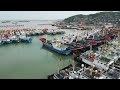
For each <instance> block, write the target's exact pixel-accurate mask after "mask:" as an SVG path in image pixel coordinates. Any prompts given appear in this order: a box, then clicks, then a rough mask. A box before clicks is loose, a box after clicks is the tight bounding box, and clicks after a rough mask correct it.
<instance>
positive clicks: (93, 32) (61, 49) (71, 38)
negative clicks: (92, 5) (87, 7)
mask: <svg viewBox="0 0 120 90" xmlns="http://www.w3.org/2000/svg"><path fill="white" fill-rule="evenodd" d="M86 12H87V11H86ZM0 13H2V12H0ZM106 13H107V14H106ZM114 13H115V15H117V14H118V15H119V14H120V12H112V13H111V12H100V13H97V14H96V13H95V16H94V14H93V16H92V15H91V14H90V17H89V14H88V15H85V16H84V17H85V19H84V17H83V18H82V19H81V17H82V16H80V17H78V16H72V15H71V16H72V17H67V18H64V19H63V20H23V19H20V20H9V19H8V20H0V79H120V27H119V19H120V17H119V18H118V16H115V15H114ZM56 15H57V14H56ZM80 15H81V14H80ZM97 15H98V16H97ZM105 15H108V16H111V17H110V18H112V16H113V17H116V18H118V20H117V19H115V20H114V18H113V19H112V20H110V21H108V20H106V18H104V16H105ZM96 16H97V17H96ZM91 17H92V18H91ZM100 17H102V19H101V18H100ZM74 18H75V19H74ZM86 18H88V19H86ZM93 18H94V20H92V19H93ZM96 18H97V19H96ZM95 20H96V21H95Z"/></svg>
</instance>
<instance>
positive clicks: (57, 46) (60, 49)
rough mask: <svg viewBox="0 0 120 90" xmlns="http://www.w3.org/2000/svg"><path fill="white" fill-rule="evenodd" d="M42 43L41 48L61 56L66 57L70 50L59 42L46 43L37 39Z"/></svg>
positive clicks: (46, 41)
mask: <svg viewBox="0 0 120 90" xmlns="http://www.w3.org/2000/svg"><path fill="white" fill-rule="evenodd" d="M39 40H41V41H42V42H43V47H46V48H48V49H50V50H53V51H55V52H57V53H59V54H62V55H68V54H70V53H71V50H69V49H67V47H68V46H66V45H64V44H62V43H61V42H60V41H48V40H45V39H44V41H43V39H39Z"/></svg>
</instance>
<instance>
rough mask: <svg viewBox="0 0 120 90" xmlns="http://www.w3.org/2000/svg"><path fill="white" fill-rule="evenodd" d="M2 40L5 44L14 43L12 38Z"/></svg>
mask: <svg viewBox="0 0 120 90" xmlns="http://www.w3.org/2000/svg"><path fill="white" fill-rule="evenodd" d="M2 41H3V42H4V44H10V43H12V42H13V41H12V40H10V39H7V38H6V39H2Z"/></svg>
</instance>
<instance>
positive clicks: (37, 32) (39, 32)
mask: <svg viewBox="0 0 120 90" xmlns="http://www.w3.org/2000/svg"><path fill="white" fill-rule="evenodd" d="M43 34H44V33H43V31H38V30H36V31H35V35H43Z"/></svg>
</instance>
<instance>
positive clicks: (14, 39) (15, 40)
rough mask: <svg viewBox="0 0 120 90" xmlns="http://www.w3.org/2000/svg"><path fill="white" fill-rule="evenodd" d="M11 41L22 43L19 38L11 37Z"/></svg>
mask: <svg viewBox="0 0 120 90" xmlns="http://www.w3.org/2000/svg"><path fill="white" fill-rule="evenodd" d="M9 39H10V40H12V42H13V43H18V42H20V40H19V38H17V37H16V36H11V37H9Z"/></svg>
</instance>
